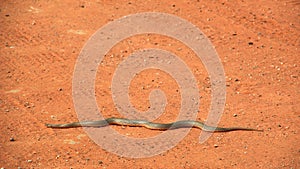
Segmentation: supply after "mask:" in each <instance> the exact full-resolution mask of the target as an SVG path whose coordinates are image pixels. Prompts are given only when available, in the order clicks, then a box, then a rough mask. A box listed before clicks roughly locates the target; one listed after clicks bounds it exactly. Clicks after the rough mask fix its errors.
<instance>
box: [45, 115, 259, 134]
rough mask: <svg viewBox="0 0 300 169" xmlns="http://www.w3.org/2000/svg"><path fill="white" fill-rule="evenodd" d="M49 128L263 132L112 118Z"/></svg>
mask: <svg viewBox="0 0 300 169" xmlns="http://www.w3.org/2000/svg"><path fill="white" fill-rule="evenodd" d="M45 125H46V127H48V128H75V127H105V126H108V125H119V126H133V127H145V128H147V129H151V130H168V129H171V130H172V129H178V128H199V129H201V130H203V131H207V132H229V131H236V130H243V131H260V132H261V131H263V130H258V129H254V128H244V127H227V128H224V127H213V126H209V125H206V124H205V123H204V122H201V121H194V120H181V121H176V122H172V123H155V122H150V121H147V120H137V119H126V118H116V117H111V118H107V119H104V120H99V121H81V122H73V123H66V124H45Z"/></svg>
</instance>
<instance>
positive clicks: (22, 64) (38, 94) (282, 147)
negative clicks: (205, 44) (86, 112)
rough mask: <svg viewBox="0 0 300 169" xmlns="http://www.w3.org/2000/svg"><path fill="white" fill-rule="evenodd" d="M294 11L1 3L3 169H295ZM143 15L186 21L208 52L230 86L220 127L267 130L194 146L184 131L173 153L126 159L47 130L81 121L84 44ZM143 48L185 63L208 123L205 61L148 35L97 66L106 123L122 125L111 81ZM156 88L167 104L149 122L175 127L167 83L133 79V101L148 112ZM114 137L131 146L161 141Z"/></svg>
mask: <svg viewBox="0 0 300 169" xmlns="http://www.w3.org/2000/svg"><path fill="white" fill-rule="evenodd" d="M299 8H300V5H299V2H297V1H238V2H236V1H227V0H222V1H199V0H198V1H175V2H174V1H124V2H119V1H90V2H88V1H71V0H65V1H35V0H34V1H22V2H21V1H20V2H17V1H2V2H1V6H0V23H1V34H0V44H1V48H0V52H1V69H0V70H1V74H0V77H1V83H0V90H1V98H0V110H1V112H0V122H1V125H0V131H1V137H0V151H1V153H0V167H3V168H18V167H20V168H295V169H296V168H299V167H300V147H299V141H300V136H299V127H300V103H299V98H300V86H299V75H300V63H299V45H300V40H299V37H300V32H299V29H300V23H299V21H300V17H299V15H300V12H299V10H300V9H299ZM148 11H152V12H153V11H155V12H164V13H170V14H174V15H177V16H179V17H181V18H184V19H186V20H188V21H189V22H191V23H193V24H194V25H196V26H197V27H199V28H200V29H201V30H202V31H203V32H204V33H205V35H206V36H207V37H208V38H209V39H210V40H211V42H212V43H213V45H214V46H215V48H216V50H217V52H218V54H219V57H220V59H221V61H222V64H223V66H224V69H225V73H226V86H227V89H226V92H227V95H226V106H225V111H224V113H223V115H222V118H221V121H220V123H219V126H226V127H229V126H244V127H252V128H257V129H263V130H264V132H242V131H236V132H229V133H214V134H213V135H212V137H210V138H209V139H208V140H207V141H206V142H205V143H203V144H200V143H199V135H200V133H201V130H199V129H192V130H191V131H190V132H189V134H188V135H187V136H186V137H185V138H184V139H183V140H182V141H181V142H179V143H178V144H177V145H176V146H175V147H174V148H172V149H170V150H168V151H166V152H164V153H162V154H159V155H156V156H153V157H149V158H141V159H139V158H138V159H133V158H125V157H121V156H118V155H115V154H113V153H110V152H108V151H105V150H103V149H102V148H101V147H100V146H98V145H97V144H95V143H94V142H93V140H92V139H90V138H89V137H88V135H87V134H86V133H85V132H84V130H83V129H82V128H75V129H64V130H54V129H50V128H46V127H45V125H44V124H45V123H67V122H73V121H78V119H77V114H76V112H75V109H74V105H73V98H72V78H73V71H74V67H75V63H76V60H77V58H78V56H79V53H80V51H81V49H82V48H83V46H84V44H85V43H86V42H87V41H88V39H89V37H91V36H92V35H93V33H95V32H96V31H97V30H98V29H99V28H100V27H102V26H103V25H105V24H107V23H108V22H110V21H114V20H115V19H118V18H120V17H122V16H125V15H129V14H134V13H137V12H148ZM170 29H171V28H170ZM145 47H152V48H160V49H165V50H168V51H171V52H173V53H176V54H177V55H178V56H180V57H181V59H182V60H184V61H185V62H186V64H187V65H188V66H189V67H190V69H191V70H192V72H193V74H194V76H195V77H196V78H197V84H198V87H199V91H200V93H199V95H201V99H200V105H199V113H198V120H202V121H203V120H205V119H206V117H207V114H208V113H207V112H208V110H209V106H210V100H211V98H210V82H209V78H208V75H207V72H206V70H205V68H204V66H203V64H202V63H201V61H200V60H199V59H198V58H197V56H196V55H195V54H194V53H193V52H192V51H191V49H189V48H188V47H187V46H184V45H183V44H182V43H180V42H179V41H176V40H174V39H172V38H167V37H163V36H160V35H151V34H150V35H149V34H146V35H139V36H134V37H130V38H128V39H126V40H124V41H122V42H120V43H118V44H117V45H116V46H114V47H113V48H112V50H111V51H110V52H109V53H108V54H107V55H106V57H105V59H104V61H103V62H102V64H101V65H100V66H99V69H98V72H102V73H103V74H101V75H97V80H96V96H97V103H98V107H99V108H100V110H101V112H102V113H103V115H104V116H105V117H112V116H116V117H121V115H120V114H119V113H118V111H117V110H116V108H115V107H114V103H113V101H112V97H111V92H110V85H111V78H112V75H113V73H114V70H115V69H116V67H117V65H118V64H119V63H120V62H121V61H122V60H125V59H126V57H127V56H129V54H130V53H132V52H133V51H135V50H138V49H143V48H145ZM174 86H175V87H174ZM156 88H160V89H162V90H163V91H164V92H165V95H166V97H167V98H168V105H167V106H166V109H165V112H164V114H163V115H162V116H161V117H160V118H159V119H158V121H160V122H170V121H173V120H174V119H175V118H176V116H177V114H178V111H179V109H180V104H179V103H180V94H179V92H178V87H176V81H174V79H172V77H170V76H169V75H167V74H165V73H163V72H162V71H159V70H148V71H147V70H145V71H143V72H141V73H139V74H138V75H137V76H136V77H135V78H134V79H133V80H132V83H131V85H130V90H129V95H130V101H131V102H132V104H133V105H134V106H135V107H136V108H137V109H139V110H141V111H145V110H147V109H148V107H149V106H150V104H149V100H148V95H149V92H150V91H151V90H153V89H156ZM297 98H298V99H297ZM113 128H114V129H116V130H117V131H118V132H120V133H121V134H126V135H127V136H130V137H144V138H146V137H147V136H155V135H158V134H160V133H161V131H152V130H148V129H145V128H136V127H121V126H120V127H118V126H114V127H113ZM297 142H298V143H297Z"/></svg>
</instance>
